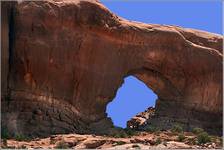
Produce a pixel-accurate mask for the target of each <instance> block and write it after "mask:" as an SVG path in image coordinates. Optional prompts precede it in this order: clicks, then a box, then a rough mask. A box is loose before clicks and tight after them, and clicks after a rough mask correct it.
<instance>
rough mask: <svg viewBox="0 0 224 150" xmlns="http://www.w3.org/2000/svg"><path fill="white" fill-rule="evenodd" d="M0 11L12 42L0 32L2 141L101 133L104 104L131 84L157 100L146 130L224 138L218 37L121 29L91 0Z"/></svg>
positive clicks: (161, 28)
mask: <svg viewBox="0 0 224 150" xmlns="http://www.w3.org/2000/svg"><path fill="white" fill-rule="evenodd" d="M8 3H9V2H3V4H4V5H7V4H8ZM3 8H4V7H3ZM6 8H11V7H9V6H7V7H6ZM2 11H3V13H2V14H3V17H2V19H3V18H5V19H4V20H2V23H3V26H2V31H4V29H6V28H7V29H8V27H10V28H9V32H10V33H13V34H11V36H10V37H8V36H7V31H8V30H6V33H5V32H3V33H2V34H3V38H2V41H4V40H6V42H3V47H2V53H4V55H2V61H3V62H2V72H3V74H4V76H3V77H2V80H3V82H2V87H3V88H2V97H1V99H2V102H1V105H2V107H1V108H2V127H4V128H6V129H7V130H9V132H11V133H13V134H27V135H47V134H55V133H66V132H90V131H96V129H97V128H98V129H99V127H106V128H109V127H110V126H111V125H112V123H111V121H110V119H106V117H107V114H106V113H105V110H106V105H107V104H108V103H109V102H110V101H111V100H112V99H113V98H114V96H115V94H116V91H117V89H118V88H119V87H120V86H121V84H122V82H123V78H124V77H125V76H128V75H134V76H136V77H137V78H139V79H140V80H142V81H143V82H144V83H146V84H147V86H148V87H150V88H151V89H152V90H153V91H154V92H155V93H156V94H157V95H158V98H159V99H158V101H157V104H156V108H155V118H154V119H149V120H148V122H149V124H156V125H158V126H161V128H169V127H170V126H171V125H172V124H173V123H174V122H179V123H182V124H183V125H184V126H185V128H186V130H190V129H191V128H192V127H195V126H197V127H202V128H204V129H206V130H207V131H209V132H212V133H216V134H217V133H219V134H220V133H222V96H223V95H222V91H223V89H222V59H223V54H222V41H223V37H222V36H221V35H217V34H212V33H208V32H204V31H198V30H193V29H184V28H181V27H176V26H169V25H156V24H144V23H139V22H132V21H128V20H125V19H123V18H120V17H118V16H116V15H115V14H113V13H111V12H110V11H109V10H108V9H107V8H105V7H104V6H103V5H102V4H101V3H100V2H98V1H94V0H74V1H70V0H67V1H66V0H64V1H63V0H55V1H51V0H49V1H32V2H21V3H19V4H17V5H14V7H12V9H9V10H8V13H7V11H6V10H5V8H4V9H2ZM12 11H13V12H12ZM9 13H11V14H12V17H9V15H8V14H9ZM7 24H8V26H7ZM12 31H13V32H12ZM7 39H8V42H7ZM8 43H11V45H10V48H9V46H8ZM9 66H10V67H9ZM40 131H41V132H40ZM97 132H98V131H97Z"/></svg>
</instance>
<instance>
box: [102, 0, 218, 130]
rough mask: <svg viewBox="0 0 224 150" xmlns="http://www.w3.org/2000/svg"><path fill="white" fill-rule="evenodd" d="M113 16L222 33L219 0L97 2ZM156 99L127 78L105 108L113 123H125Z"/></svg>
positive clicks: (139, 82) (140, 84)
mask: <svg viewBox="0 0 224 150" xmlns="http://www.w3.org/2000/svg"><path fill="white" fill-rule="evenodd" d="M101 2H102V3H103V4H104V5H105V6H106V7H107V8H109V10H111V11H112V12H113V13H115V14H116V15H118V16H120V17H123V18H125V19H128V20H134V21H140V22H144V23H153V24H169V25H177V26H181V27H185V28H194V29H199V30H205V31H208V32H213V33H218V34H222V20H221V18H222V1H221V0H204V1H203V0H198V1H196V0H195V1H193V0H175V1H167V0H163V1H161V0H160V1H155V0H154V1H146V0H145V1H137V0H135V1H134V0H131V1H130V0H115V1H112V0H110V1H109V0H101ZM156 98H157V96H156V95H155V94H154V93H153V92H152V91H151V90H150V89H149V88H148V87H147V86H146V85H145V84H144V83H142V82H141V81H139V80H138V79H137V78H135V77H133V76H130V77H127V78H125V82H124V84H123V85H122V87H121V88H119V90H118V92H117V95H116V97H115V98H114V100H113V101H112V102H111V103H109V105H108V106H107V113H108V116H109V117H111V118H112V120H113V122H114V124H115V125H116V126H120V127H126V122H127V120H129V119H130V118H131V117H132V116H134V115H135V114H137V113H138V112H141V111H144V110H145V109H146V108H147V107H149V106H154V105H155V100H156Z"/></svg>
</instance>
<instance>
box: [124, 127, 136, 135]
mask: <svg viewBox="0 0 224 150" xmlns="http://www.w3.org/2000/svg"><path fill="white" fill-rule="evenodd" d="M124 131H125V133H126V134H127V135H128V136H134V135H137V132H136V131H135V130H133V129H129V128H126V129H124Z"/></svg>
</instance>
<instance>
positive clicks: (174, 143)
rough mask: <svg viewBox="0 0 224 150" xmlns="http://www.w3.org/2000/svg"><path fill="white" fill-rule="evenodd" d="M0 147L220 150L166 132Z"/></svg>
mask: <svg viewBox="0 0 224 150" xmlns="http://www.w3.org/2000/svg"><path fill="white" fill-rule="evenodd" d="M1 148H10V149H13V148H17V149H19V148H22V149H27V148H28V149H37V148H38V149H56V148H57V149H67V148H69V149H149V148H158V149H175V148H178V149H214V148H216V149H221V148H222V142H221V140H220V138H218V137H212V138H211V142H209V143H206V144H197V137H196V136H195V135H194V134H192V133H185V139H184V140H183V141H181V142H180V141H179V140H178V134H174V133H172V132H170V131H166V132H161V133H159V132H158V133H147V132H142V133H139V134H138V135H134V136H131V137H125V138H121V137H119V138H118V137H117V138H115V137H107V136H96V135H85V134H84V135H80V134H66V135H63V134H60V135H51V136H50V137H48V138H36V139H32V140H23V139H20V140H19V141H18V140H15V139H9V140H7V141H1Z"/></svg>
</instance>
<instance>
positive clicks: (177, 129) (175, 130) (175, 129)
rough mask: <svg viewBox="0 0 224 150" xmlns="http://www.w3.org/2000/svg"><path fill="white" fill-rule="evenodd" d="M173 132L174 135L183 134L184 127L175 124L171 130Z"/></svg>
mask: <svg viewBox="0 0 224 150" xmlns="http://www.w3.org/2000/svg"><path fill="white" fill-rule="evenodd" d="M171 132H173V133H181V132H183V127H182V126H181V125H179V124H175V125H174V126H173V127H172V129H171Z"/></svg>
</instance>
